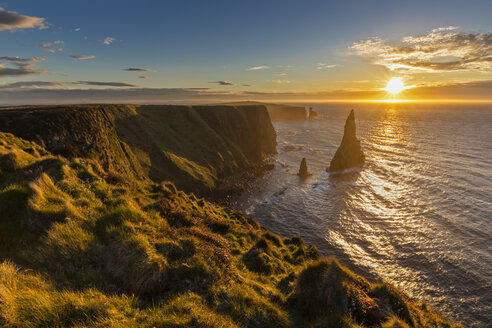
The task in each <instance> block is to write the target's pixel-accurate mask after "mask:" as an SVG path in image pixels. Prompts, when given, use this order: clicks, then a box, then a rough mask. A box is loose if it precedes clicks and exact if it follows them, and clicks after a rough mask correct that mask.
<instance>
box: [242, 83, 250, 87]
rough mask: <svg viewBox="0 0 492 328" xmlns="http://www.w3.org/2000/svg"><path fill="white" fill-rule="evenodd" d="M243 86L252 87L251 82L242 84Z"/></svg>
mask: <svg viewBox="0 0 492 328" xmlns="http://www.w3.org/2000/svg"><path fill="white" fill-rule="evenodd" d="M241 86H242V87H251V86H252V85H251V84H241Z"/></svg>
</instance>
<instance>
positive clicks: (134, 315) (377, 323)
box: [0, 105, 456, 328]
mask: <svg viewBox="0 0 492 328" xmlns="http://www.w3.org/2000/svg"><path fill="white" fill-rule="evenodd" d="M0 114H1V115H0V326H2V327H142V328H143V327H210V328H212V327H258V328H260V327H262V328H263V327H281V328H284V327H285V328H287V327H347V328H348V327H352V328H360V327H384V328H387V327H395V328H396V327H403V328H408V327H456V325H454V324H453V323H451V322H449V321H448V320H446V319H445V318H443V317H442V316H440V315H438V314H436V313H435V312H434V311H433V310H432V309H431V308H430V307H428V306H427V305H426V304H425V303H419V302H415V301H413V300H411V299H409V297H407V296H406V295H405V294H404V293H403V292H401V291H399V290H397V289H396V288H394V287H393V286H391V285H389V284H386V283H384V282H370V281H368V280H366V279H364V278H363V277H361V276H359V275H356V274H354V273H353V272H351V271H350V270H348V269H347V268H345V267H344V266H343V265H341V264H340V263H339V262H338V261H337V260H335V259H333V258H329V259H327V258H322V257H321V256H320V255H319V254H318V252H317V250H316V247H314V246H308V245H306V244H305V243H304V242H303V240H302V239H301V238H300V237H296V236H294V237H290V238H281V237H280V236H277V235H275V234H273V233H271V232H270V231H268V230H267V229H265V228H264V227H262V226H260V225H259V224H258V223H257V222H256V221H255V220H254V219H252V218H250V217H248V216H245V215H244V214H242V213H240V212H238V211H235V210H233V209H231V208H229V207H227V206H221V205H217V204H214V203H211V202H209V201H207V200H205V199H203V198H197V197H196V196H195V194H193V193H192V194H189V193H185V192H183V191H181V190H180V188H177V187H176V186H175V184H173V183H172V182H160V181H159V182H157V181H158V180H159V179H160V177H169V178H170V180H171V181H176V182H177V183H179V184H180V185H182V186H184V187H186V188H191V190H193V184H192V182H194V183H195V184H196V188H197V190H200V188H202V187H203V186H209V187H210V186H213V185H214V184H216V183H218V182H219V181H220V180H218V179H216V178H215V175H213V174H211V173H206V172H225V173H224V174H229V173H231V172H235V170H241V169H244V168H247V167H251V165H253V166H254V164H255V163H259V162H260V161H261V160H262V158H263V157H264V156H265V155H268V154H270V153H271V152H273V151H275V144H276V141H275V137H274V131H273V130H272V129H271V122H270V120H269V118H268V114H267V113H266V110H265V108H264V107H253V108H250V107H247V108H246V107H244V108H243V107H242V108H235V107H225V106H222V107H216V108H213V107H206V108H202V107H178V108H177V107H175V106H157V107H154V106H138V107H137V106H129V105H99V106H60V107H55V108H53V107H29V108H25V107H24V108H14V109H2V110H0ZM265 115H266V116H265ZM220 129H222V130H220ZM5 130H9V131H11V132H13V133H15V135H14V134H12V133H7V132H2V131H5ZM354 132H355V131H354ZM19 135H22V136H24V137H23V138H21V137H19ZM245 137H247V138H251V140H244V139H243V138H245ZM197 138H198V140H197ZM31 140H33V141H31ZM169 153H171V154H169ZM201 157H203V159H201ZM228 161H233V162H232V163H229V162H228ZM160 165H163V166H160ZM198 165H199V166H200V167H198ZM166 170H170V171H169V172H166ZM306 171H307V165H306ZM190 176H191V178H190ZM204 176H208V178H204ZM156 177H159V178H158V179H157V178H156ZM217 177H218V175H217ZM207 181H211V184H207V183H208V182H207ZM188 183H189V184H188Z"/></svg>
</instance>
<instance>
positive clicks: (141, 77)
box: [138, 75, 149, 80]
mask: <svg viewBox="0 0 492 328" xmlns="http://www.w3.org/2000/svg"><path fill="white" fill-rule="evenodd" d="M138 78H139V79H144V80H147V79H148V78H149V77H148V76H144V75H142V76H139V77H138Z"/></svg>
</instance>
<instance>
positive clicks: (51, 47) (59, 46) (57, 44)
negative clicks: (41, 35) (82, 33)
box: [41, 41, 64, 53]
mask: <svg viewBox="0 0 492 328" xmlns="http://www.w3.org/2000/svg"><path fill="white" fill-rule="evenodd" d="M63 43H64V42H63V41H53V43H51V42H46V43H43V44H42V45H41V48H43V50H44V51H46V52H51V53H54V52H57V51H63Z"/></svg>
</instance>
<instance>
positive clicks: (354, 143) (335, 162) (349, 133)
mask: <svg viewBox="0 0 492 328" xmlns="http://www.w3.org/2000/svg"><path fill="white" fill-rule="evenodd" d="M365 159H366V157H365V155H364V153H363V152H362V150H361V148H360V141H359V140H358V139H357V137H356V133H355V115H354V110H353V109H352V110H351V111H350V114H349V116H348V117H347V120H346V122H345V128H344V132H343V138H342V143H341V144H340V147H338V149H337V151H336V152H335V156H333V159H332V160H331V162H330V167H329V169H328V170H327V171H329V172H338V171H343V170H345V169H348V168H351V167H356V166H362V165H364V162H365Z"/></svg>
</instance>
